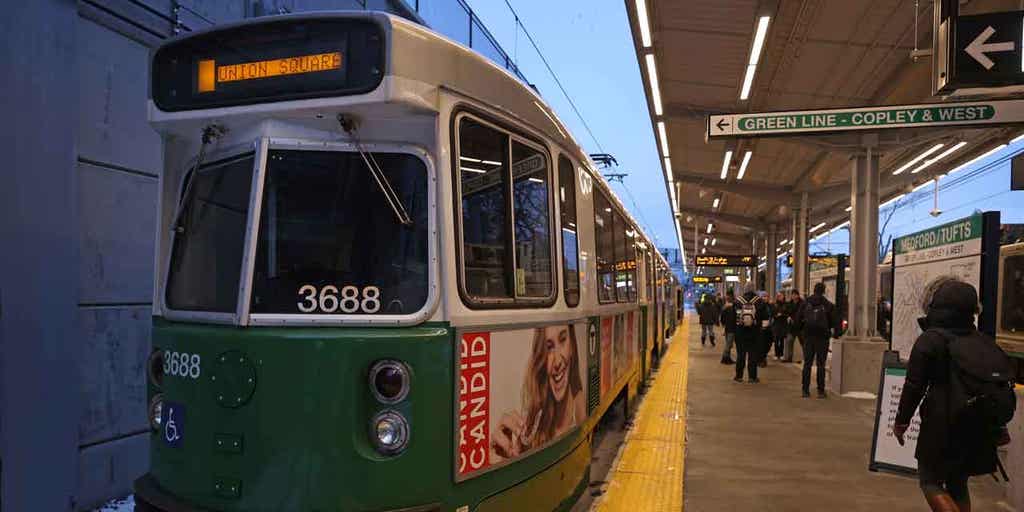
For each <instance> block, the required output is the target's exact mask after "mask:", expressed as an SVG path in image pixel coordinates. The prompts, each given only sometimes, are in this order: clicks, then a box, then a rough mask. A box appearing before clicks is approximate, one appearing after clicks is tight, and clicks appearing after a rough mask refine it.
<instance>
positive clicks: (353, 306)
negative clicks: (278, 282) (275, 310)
mask: <svg viewBox="0 0 1024 512" xmlns="http://www.w3.org/2000/svg"><path fill="white" fill-rule="evenodd" d="M299 297H301V298H302V300H301V301H299V302H298V303H297V304H296V306H298V308H299V311H301V312H303V313H334V312H338V311H340V312H342V313H356V312H361V313H376V312H377V311H380V288H377V287H376V286H367V287H365V288H363V289H362V290H360V289H359V288H358V287H356V286H352V285H348V286H342V287H341V290H340V291H339V290H338V287H336V286H333V285H327V286H324V287H323V288H320V289H319V290H318V289H317V287H316V286H313V285H311V284H307V285H304V286H303V287H301V288H299Z"/></svg>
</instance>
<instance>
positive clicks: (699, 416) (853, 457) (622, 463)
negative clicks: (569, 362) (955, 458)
mask: <svg viewBox="0 0 1024 512" xmlns="http://www.w3.org/2000/svg"><path fill="white" fill-rule="evenodd" d="M688 320H689V321H688V322H687V323H686V324H684V326H683V328H682V329H679V332H678V333H677V335H676V337H675V339H674V340H673V343H672V346H671V348H670V349H669V350H668V353H667V354H666V356H665V358H664V359H663V361H662V366H661V367H660V369H659V370H658V373H657V374H656V376H655V377H654V379H653V382H652V385H651V388H650V390H649V391H648V392H647V394H646V396H645V397H644V400H643V402H642V403H641V404H640V406H639V408H638V410H637V413H636V416H635V418H634V425H633V428H632V430H631V431H630V432H629V433H627V435H626V442H625V444H624V445H623V447H622V449H621V452H620V454H619V457H618V460H617V462H616V463H615V464H614V466H613V468H612V470H611V472H610V473H609V475H608V482H607V485H606V492H605V495H604V496H603V497H602V499H600V500H598V501H597V502H596V503H595V504H594V508H593V510H600V511H626V510H628V511H630V512H634V511H637V510H643V511H661V510H664V511H669V510H671V511H678V510H689V511H695V512H715V511H727V512H735V511H741V510H742V511H746V510H750V511H754V510H757V511H772V512H783V511H808V510H837V511H838V510H841V511H844V512H847V511H864V512H868V511H872V512H877V511H886V512H902V511H907V512H910V511H927V510H928V506H927V505H926V504H925V501H924V499H923V497H922V495H921V492H920V489H919V488H918V484H917V479H916V478H911V477H906V476H899V475H892V474H887V473H874V472H871V471H868V458H869V456H870V450H871V436H872V427H873V420H874V408H875V401H874V400H872V399H858V398H849V397H840V396H837V395H833V394H830V395H829V398H827V399H824V400H822V399H818V398H802V397H801V396H800V367H799V366H798V365H796V364H784V363H779V362H776V361H775V360H774V358H771V357H769V359H770V360H769V363H768V367H767V368H761V369H760V370H761V371H760V374H759V378H760V380H761V383H760V384H747V383H742V384H740V383H735V382H732V380H731V379H732V376H733V372H734V368H733V367H732V366H723V365H721V364H720V363H719V360H720V359H721V349H722V345H721V342H719V345H718V347H715V348H712V347H710V346H708V347H704V348H702V347H701V345H700V333H699V326H698V325H697V323H696V317H694V316H693V315H688ZM970 485H971V496H972V500H973V503H974V507H973V509H974V510H979V511H981V510H984V511H990V510H992V511H1006V510H1014V509H1013V508H1012V507H1010V506H1009V505H1008V504H1007V503H1006V501H1005V493H1006V491H1005V484H1001V483H997V482H995V481H994V480H993V479H992V478H990V477H987V476H986V477H974V478H972V479H971V483H970Z"/></svg>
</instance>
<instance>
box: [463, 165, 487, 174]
mask: <svg viewBox="0 0 1024 512" xmlns="http://www.w3.org/2000/svg"><path fill="white" fill-rule="evenodd" d="M459 168H460V169H462V171H463V172H475V173H477V174H487V171H485V170H483V169H476V168H473V167H466V166H462V167H459Z"/></svg>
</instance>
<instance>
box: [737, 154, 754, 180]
mask: <svg viewBox="0 0 1024 512" xmlns="http://www.w3.org/2000/svg"><path fill="white" fill-rule="evenodd" d="M752 154H753V152H751V151H747V152H746V153H745V154H744V155H743V161H742V162H740V172H739V174H737V175H736V180H737V181H739V180H742V179H743V175H744V174H746V173H747V164H749V163H750V156H751V155H752Z"/></svg>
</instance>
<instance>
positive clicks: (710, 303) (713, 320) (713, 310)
mask: <svg viewBox="0 0 1024 512" xmlns="http://www.w3.org/2000/svg"><path fill="white" fill-rule="evenodd" d="M697 315H698V316H700V345H701V346H702V347H703V346H704V345H705V343H706V341H707V339H708V338H711V346H712V347H713V346H715V325H716V324H717V323H718V304H717V303H716V301H715V299H714V298H713V297H711V295H710V294H707V293H705V294H704V295H703V296H702V297H701V298H700V304H699V305H698V306H697Z"/></svg>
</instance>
